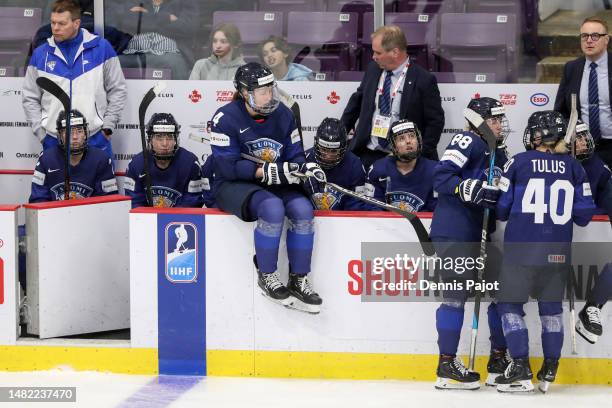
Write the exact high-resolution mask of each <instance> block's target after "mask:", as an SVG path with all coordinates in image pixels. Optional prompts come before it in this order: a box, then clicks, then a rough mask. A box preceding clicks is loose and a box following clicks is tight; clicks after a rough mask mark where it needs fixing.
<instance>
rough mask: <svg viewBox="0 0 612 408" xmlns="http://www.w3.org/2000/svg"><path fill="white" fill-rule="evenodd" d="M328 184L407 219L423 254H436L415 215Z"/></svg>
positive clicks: (427, 234)
mask: <svg viewBox="0 0 612 408" xmlns="http://www.w3.org/2000/svg"><path fill="white" fill-rule="evenodd" d="M326 184H327V185H328V186H330V187H331V188H333V189H334V190H336V191H338V192H340V193H343V194H346V195H348V196H351V197H353V198H356V199H357V200H361V201H363V202H365V203H369V204H372V205H375V206H377V207H380V208H384V209H385V210H388V211H391V212H394V213H396V214H398V215H401V216H402V217H404V218H406V219H407V220H408V221H410V224H411V225H412V228H414V232H415V233H416V235H417V237H418V239H419V242H420V243H421V248H422V249H423V253H424V254H425V255H427V256H432V255H434V254H435V253H436V250H435V248H434V246H433V244H432V242H431V239H430V238H429V233H428V232H427V230H426V229H425V226H424V225H423V223H422V222H421V219H420V218H419V217H418V216H417V215H416V214H415V213H411V212H409V211H404V210H402V209H400V208H397V207H395V206H393V205H390V204H387V203H383V202H382V201H378V200H376V199H375V198H372V197H368V196H364V195H361V194H359V193H356V192H355V191H352V190H349V189H346V188H344V187H340V186H339V185H337V184H335V183H330V182H326Z"/></svg>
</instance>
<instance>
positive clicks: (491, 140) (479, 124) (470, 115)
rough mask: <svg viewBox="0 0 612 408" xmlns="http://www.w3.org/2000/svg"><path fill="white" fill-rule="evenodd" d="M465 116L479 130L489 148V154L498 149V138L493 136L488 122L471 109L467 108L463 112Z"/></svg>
mask: <svg viewBox="0 0 612 408" xmlns="http://www.w3.org/2000/svg"><path fill="white" fill-rule="evenodd" d="M463 115H464V116H465V118H466V119H467V120H468V122H470V123H471V124H472V125H474V127H475V128H476V129H477V130H478V132H479V133H480V134H481V135H482V137H483V138H484V140H485V142H487V145H488V146H489V152H491V151H494V150H495V149H497V138H496V137H495V135H494V134H493V131H492V130H491V128H490V127H489V125H487V122H486V121H485V120H484V119H483V118H482V116H480V115H479V114H478V113H476V112H475V111H473V110H472V109H470V108H465V109H464V111H463Z"/></svg>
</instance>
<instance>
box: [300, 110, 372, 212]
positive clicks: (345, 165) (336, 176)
mask: <svg viewBox="0 0 612 408" xmlns="http://www.w3.org/2000/svg"><path fill="white" fill-rule="evenodd" d="M347 145H348V140H347V135H346V129H345V128H344V125H342V122H340V120H338V119H334V118H325V119H323V121H321V124H320V125H319V127H318V128H317V133H316V135H315V138H314V147H313V148H312V149H309V150H308V151H306V160H307V161H309V162H316V163H317V164H318V165H319V166H320V167H321V168H322V169H323V171H324V172H325V175H326V177H327V181H330V182H332V183H335V184H337V185H339V186H340V187H344V188H346V189H349V190H352V191H355V192H357V193H363V188H364V184H365V177H366V174H365V170H364V168H363V164H361V160H360V159H359V157H357V156H356V155H355V154H354V153H353V152H350V151H347V149H346V148H347ZM312 181H313V182H312V183H311V182H305V183H304V188H305V189H306V192H307V194H308V195H309V196H310V200H311V201H312V203H313V205H314V207H315V208H316V209H317V210H347V211H359V210H368V209H369V208H368V206H367V205H366V204H364V203H363V202H361V201H359V200H357V199H355V198H354V197H349V196H347V195H345V194H342V193H341V192H339V191H336V190H334V189H333V188H330V187H327V186H323V185H321V184H320V183H318V182H316V181H315V180H312Z"/></svg>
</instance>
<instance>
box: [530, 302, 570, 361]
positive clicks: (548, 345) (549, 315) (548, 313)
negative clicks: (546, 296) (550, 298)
mask: <svg viewBox="0 0 612 408" xmlns="http://www.w3.org/2000/svg"><path fill="white" fill-rule="evenodd" d="M538 307H539V309H540V321H541V322H542V350H543V352H544V358H555V359H558V358H560V357H561V348H562V347H563V306H562V305H561V302H538ZM572 330H573V328H572Z"/></svg>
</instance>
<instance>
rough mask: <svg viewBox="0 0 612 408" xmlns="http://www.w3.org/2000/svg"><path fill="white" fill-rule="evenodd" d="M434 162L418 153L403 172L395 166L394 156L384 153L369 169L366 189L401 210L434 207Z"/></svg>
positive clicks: (435, 200)
mask: <svg viewBox="0 0 612 408" xmlns="http://www.w3.org/2000/svg"><path fill="white" fill-rule="evenodd" d="M435 166H436V162H435V161H433V160H429V159H426V158H424V157H420V158H418V159H417V163H416V165H415V167H414V169H413V170H412V171H411V172H410V173H408V174H402V173H400V171H399V170H398V169H397V166H396V159H395V157H393V156H388V157H383V158H382V159H380V160H377V161H376V162H374V164H373V165H372V167H371V168H370V171H369V172H368V181H367V183H368V184H367V185H366V192H367V194H368V195H370V196H372V197H374V198H375V199H377V200H379V201H383V202H386V203H387V204H391V205H393V206H395V207H398V208H400V209H402V210H406V211H411V212H418V211H433V210H434V208H435V207H436V202H437V193H435V192H434V189H433V175H434V168H435Z"/></svg>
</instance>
